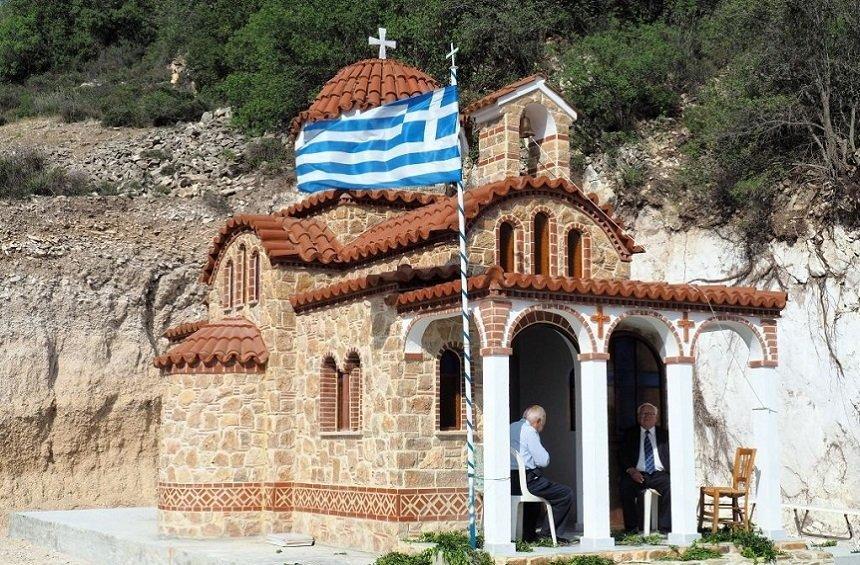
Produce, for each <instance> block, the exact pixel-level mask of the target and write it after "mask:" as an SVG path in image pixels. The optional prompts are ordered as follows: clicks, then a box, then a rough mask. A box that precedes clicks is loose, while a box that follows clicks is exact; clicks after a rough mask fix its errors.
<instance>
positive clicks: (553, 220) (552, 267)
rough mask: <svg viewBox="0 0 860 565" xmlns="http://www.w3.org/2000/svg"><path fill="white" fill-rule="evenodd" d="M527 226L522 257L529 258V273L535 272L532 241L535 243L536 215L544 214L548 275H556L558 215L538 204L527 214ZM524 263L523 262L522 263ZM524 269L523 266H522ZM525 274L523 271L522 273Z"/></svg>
mask: <svg viewBox="0 0 860 565" xmlns="http://www.w3.org/2000/svg"><path fill="white" fill-rule="evenodd" d="M529 214H530V215H529V225H528V229H527V233H528V237H527V238H525V239H526V241H525V245H526V247H527V249H528V251H527V252H526V253H524V256H527V257H528V258H529V262H530V263H531V265H530V267H531V271H532V272H537V271H536V270H535V266H534V258H535V250H534V249H533V247H534V241H535V233H534V227H535V218H536V217H537V215H538V214H544V215H545V216H546V218H547V230H548V231H549V258H548V260H549V274H550V275H558V274H559V273H558V266H559V265H558V258H559V241H558V237H559V234H558V215H557V214H556V213H555V212H554V211H553V210H552V209H551V208H549V207H548V206H545V205H543V204H538V205H537V206H535V207H534V208H533V209H532V210H531V212H530V213H529ZM524 262H525V261H524ZM523 268H524V269H525V265H523ZM523 272H525V271H523Z"/></svg>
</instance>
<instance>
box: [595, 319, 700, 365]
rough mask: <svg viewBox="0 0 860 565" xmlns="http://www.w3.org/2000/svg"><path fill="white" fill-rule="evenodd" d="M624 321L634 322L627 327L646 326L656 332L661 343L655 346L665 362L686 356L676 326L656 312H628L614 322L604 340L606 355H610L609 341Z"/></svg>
mask: <svg viewBox="0 0 860 565" xmlns="http://www.w3.org/2000/svg"><path fill="white" fill-rule="evenodd" d="M624 320H629V321H630V322H633V323H632V324H630V323H628V324H627V325H632V326H633V327H634V328H637V326H638V327H639V328H640V329H641V326H642V325H643V324H644V325H645V326H646V328H647V329H651V330H653V331H655V332H656V333H657V335H658V336H659V337H660V343H658V344H653V345H655V346H657V350H658V351H659V352H660V355H662V356H663V359H664V360H665V359H667V358H678V357H683V356H684V346H683V345H682V342H681V336H679V335H678V330H677V328H676V327H675V324H673V323H672V322H671V321H670V320H669V319H668V318H667V317H666V316H664V315H663V314H661V313H660V312H657V311H656V310H628V311H626V312H624V313H623V314H622V315H620V316H618V317H617V318H615V319H614V320H612V323H611V324H610V325H609V327H608V328H607V330H606V334H605V338H604V340H603V352H604V353H607V354H608V353H609V339H610V338H611V337H612V332H613V331H615V330H616V329H618V325H619V324H620V323H621V322H623V321H624ZM670 336H671V339H670Z"/></svg>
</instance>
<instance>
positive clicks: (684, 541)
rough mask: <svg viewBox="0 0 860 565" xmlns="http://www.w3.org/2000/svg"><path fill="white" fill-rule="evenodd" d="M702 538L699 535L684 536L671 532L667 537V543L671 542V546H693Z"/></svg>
mask: <svg viewBox="0 0 860 565" xmlns="http://www.w3.org/2000/svg"><path fill="white" fill-rule="evenodd" d="M701 537H702V536H701V535H699V534H697V533H692V534H682V533H675V532H671V533H669V535H668V536H666V541H667V542H669V545H691V544H692V543H693V542H694V541H696V540H697V539H700V538H701Z"/></svg>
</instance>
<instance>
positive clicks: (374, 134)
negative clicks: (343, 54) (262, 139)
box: [296, 86, 462, 192]
mask: <svg viewBox="0 0 860 565" xmlns="http://www.w3.org/2000/svg"><path fill="white" fill-rule="evenodd" d="M459 115H460V112H459V108H458V105H457V87H456V86H449V87H446V88H443V89H440V90H434V91H432V92H426V93H424V94H419V95H417V96H412V97H411V98H406V99H404V100H398V101H397V102H391V103H390V104H385V105H384V106H380V107H378V108H372V109H370V110H367V111H365V112H360V113H356V114H354V115H348V116H342V117H340V118H338V119H336V120H324V121H319V122H312V123H309V124H307V125H305V127H303V128H302V131H301V133H299V136H298V139H297V140H296V176H297V177H298V187H299V190H303V191H305V192H316V191H319V190H327V189H330V188H343V189H362V188H365V189H371V188H396V187H406V186H427V185H432V184H438V183H448V182H459V181H460V180H461V178H462V170H461V167H462V165H461V161H460V142H459V133H460V122H459Z"/></svg>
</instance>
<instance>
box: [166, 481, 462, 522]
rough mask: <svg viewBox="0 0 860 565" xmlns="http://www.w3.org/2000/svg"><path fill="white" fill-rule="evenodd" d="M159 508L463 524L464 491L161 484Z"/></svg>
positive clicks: (279, 485) (286, 483)
mask: <svg viewBox="0 0 860 565" xmlns="http://www.w3.org/2000/svg"><path fill="white" fill-rule="evenodd" d="M157 493H158V508H159V509H161V510H166V511H173V512H259V511H261V510H270V511H274V512H290V511H295V512H309V513H313V514H327V515H334V516H345V517H352V518H364V519H370V520H380V521H385V522H422V521H433V520H439V521H441V520H463V519H465V518H466V515H467V514H466V510H467V498H468V491H467V489H466V488H461V487H450V488H375V487H363V486H343V485H325V484H314V483H291V482H283V483H192V484H180V483H164V482H160V483H159V484H158V488H157Z"/></svg>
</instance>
